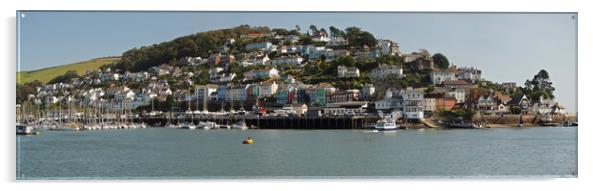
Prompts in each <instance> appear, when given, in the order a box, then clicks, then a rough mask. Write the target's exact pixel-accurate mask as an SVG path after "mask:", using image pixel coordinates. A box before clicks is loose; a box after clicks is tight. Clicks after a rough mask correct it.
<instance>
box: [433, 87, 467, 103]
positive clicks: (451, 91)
mask: <svg viewBox="0 0 602 191" xmlns="http://www.w3.org/2000/svg"><path fill="white" fill-rule="evenodd" d="M433 93H444V94H446V95H449V96H452V97H454V98H455V99H456V103H464V102H465V101H466V91H465V90H464V89H463V88H452V87H449V86H447V87H435V90H434V91H433Z"/></svg>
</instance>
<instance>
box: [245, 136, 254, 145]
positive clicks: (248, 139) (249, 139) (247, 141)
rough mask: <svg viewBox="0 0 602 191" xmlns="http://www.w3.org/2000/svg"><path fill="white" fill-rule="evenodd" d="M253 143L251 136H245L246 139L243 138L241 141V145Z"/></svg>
mask: <svg viewBox="0 0 602 191" xmlns="http://www.w3.org/2000/svg"><path fill="white" fill-rule="evenodd" d="M253 143H255V142H254V141H253V138H252V137H247V139H245V140H244V141H242V144H243V145H250V144H253Z"/></svg>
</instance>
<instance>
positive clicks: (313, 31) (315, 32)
mask: <svg viewBox="0 0 602 191" xmlns="http://www.w3.org/2000/svg"><path fill="white" fill-rule="evenodd" d="M309 30H311V35H314V36H315V35H318V32H319V31H318V27H316V26H315V25H309Z"/></svg>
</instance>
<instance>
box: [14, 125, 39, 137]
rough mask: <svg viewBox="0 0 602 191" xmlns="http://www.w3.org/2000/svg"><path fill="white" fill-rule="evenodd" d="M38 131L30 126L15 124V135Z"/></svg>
mask: <svg viewBox="0 0 602 191" xmlns="http://www.w3.org/2000/svg"><path fill="white" fill-rule="evenodd" d="M38 134H40V132H39V131H36V130H34V128H33V127H32V126H28V125H23V124H17V135H38Z"/></svg>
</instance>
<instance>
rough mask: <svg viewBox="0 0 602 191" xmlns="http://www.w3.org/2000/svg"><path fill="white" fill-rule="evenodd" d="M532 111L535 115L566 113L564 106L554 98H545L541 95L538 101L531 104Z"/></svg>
mask: <svg viewBox="0 0 602 191" xmlns="http://www.w3.org/2000/svg"><path fill="white" fill-rule="evenodd" d="M531 113H532V114H534V115H548V114H561V115H564V114H566V110H565V109H564V107H562V106H560V104H558V102H556V101H554V99H545V98H543V97H539V100H537V102H535V103H533V105H532V106H531Z"/></svg>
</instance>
